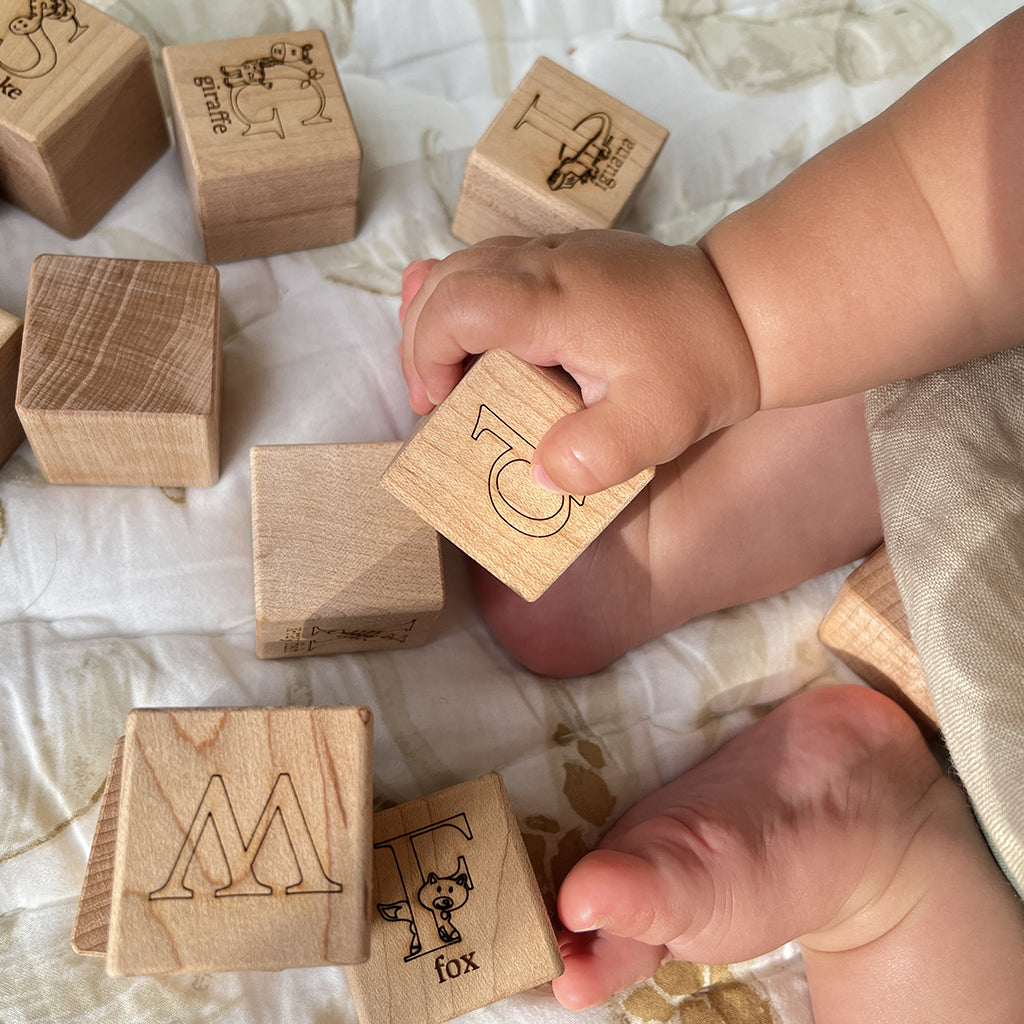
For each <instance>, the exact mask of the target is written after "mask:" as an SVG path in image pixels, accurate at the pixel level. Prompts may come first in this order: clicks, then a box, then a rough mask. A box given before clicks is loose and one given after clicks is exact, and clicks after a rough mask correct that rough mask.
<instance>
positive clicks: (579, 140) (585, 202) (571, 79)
mask: <svg viewBox="0 0 1024 1024" xmlns="http://www.w3.org/2000/svg"><path fill="white" fill-rule="evenodd" d="M667 137H668V132H667V131H666V130H665V129H664V128H662V127H661V125H659V124H656V123H655V122H654V121H652V120H650V119H649V118H647V117H644V116H643V115H642V114H639V113H637V111H635V110H633V109H632V108H631V107H628V106H626V104H624V103H621V102H620V101H619V100H616V99H614V98H613V97H611V96H609V95H608V94H607V93H605V92H602V91H601V90H600V89H598V88H596V87H595V86H593V85H591V84H590V83H589V82H586V81H584V80H583V79H582V78H579V77H578V76H576V75H574V74H573V73H572V72H571V71H567V70H566V69H565V68H563V67H560V66H559V65H558V64H555V63H554V62H553V61H550V60H548V59H547V58H546V57H541V58H540V59H539V60H538V61H537V62H536V64H534V65H533V67H532V68H531V69H530V70H529V72H528V73H527V74H526V77H525V78H524V79H523V80H522V81H521V82H520V83H519V85H518V86H517V87H516V89H515V91H514V92H513V93H512V96H511V97H510V99H509V100H508V102H507V103H506V104H505V106H504V107H503V108H502V109H501V111H500V112H499V113H498V116H497V117H496V118H495V119H494V121H493V122H492V123H491V125H490V127H489V128H488V129H487V131H486V132H484V134H483V136H482V137H481V138H480V141H479V142H478V143H477V144H476V146H474V147H473V150H472V152H471V153H470V154H469V159H468V161H467V163H466V173H465V176H464V178H463V182H462V191H461V193H460V195H459V202H458V206H457V208H456V211H455V219H454V221H453V224H452V232H453V234H454V235H455V236H456V237H457V238H461V239H462V240H463V241H465V242H470V243H472V242H478V241H480V240H481V239H483V238H489V237H491V236H493V235H544V234H553V233H560V232H565V231H573V230H575V229H577V228H608V227H611V226H612V225H613V224H614V223H615V221H616V220H618V218H619V216H620V215H621V214H622V212H623V210H624V209H625V207H626V205H627V203H628V201H629V200H630V198H631V197H632V196H633V193H634V192H635V191H636V189H637V187H638V186H639V184H640V182H641V181H642V180H643V179H644V177H645V176H646V174H647V172H648V171H649V170H650V167H651V165H652V164H653V163H654V160H655V158H656V157H657V155H658V153H659V152H660V151H661V147H662V146H663V145H664V143H665V139H666V138H667Z"/></svg>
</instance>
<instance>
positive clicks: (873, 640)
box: [818, 544, 939, 735]
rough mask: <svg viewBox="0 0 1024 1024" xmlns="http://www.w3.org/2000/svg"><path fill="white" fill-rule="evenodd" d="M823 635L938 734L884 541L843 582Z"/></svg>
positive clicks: (866, 676) (830, 645)
mask: <svg viewBox="0 0 1024 1024" xmlns="http://www.w3.org/2000/svg"><path fill="white" fill-rule="evenodd" d="M818 636H819V637H820V638H821V642H822V643H823V644H825V646H826V647H828V648H830V649H831V650H832V651H834V652H835V653H836V654H837V655H838V656H839V657H840V658H841V659H842V660H843V661H844V662H845V663H846V664H847V665H849V666H850V668H852V669H853V671H854V672H856V673H857V674H858V675H859V676H860V677H861V678H862V679H863V680H864V681H865V682H866V683H869V684H870V685H871V686H873V687H874V688H875V689H876V690H879V691H881V692H882V693H884V694H885V695H886V696H888V697H890V698H892V699H893V700H894V701H896V703H897V704H899V705H901V706H902V707H903V709H904V710H905V711H906V712H907V713H908V714H909V715H910V716H911V717H912V718H913V719H914V720H915V721H916V722H917V724H918V725H919V726H920V727H921V729H922V731H924V732H925V733H926V734H929V735H934V734H936V733H938V731H939V726H938V722H937V720H936V717H935V705H934V704H933V702H932V698H931V695H930V694H929V693H928V688H927V686H926V685H925V681H924V672H923V671H922V669H921V662H920V659H919V658H918V656H917V649H916V648H915V647H914V641H913V640H912V639H911V637H910V627H909V625H908V623H907V613H906V610H905V609H904V607H903V601H902V600H901V598H900V593H899V590H898V589H897V588H896V580H895V579H894V578H893V573H892V565H891V564H890V562H889V555H888V553H887V552H886V549H885V545H884V544H883V545H882V546H881V547H880V548H878V550H876V551H875V552H874V554H872V555H871V556H870V557H869V558H867V559H866V560H865V561H864V562H862V563H861V565H860V566H858V567H857V569H855V570H854V572H853V573H851V575H850V576H849V578H848V579H847V580H846V581H845V582H844V583H843V585H842V588H841V589H840V591H839V595H838V597H837V598H836V600H835V602H834V603H833V605H832V607H831V608H830V609H829V612H828V614H827V615H826V616H825V618H824V619H823V620H822V623H821V626H820V628H819V630H818Z"/></svg>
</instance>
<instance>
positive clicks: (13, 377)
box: [0, 309, 25, 466]
mask: <svg viewBox="0 0 1024 1024" xmlns="http://www.w3.org/2000/svg"><path fill="white" fill-rule="evenodd" d="M21 326H22V325H21V321H20V320H19V319H18V318H17V317H16V316H11V314H10V313H5V312H4V311H3V310H2V309H0V466H2V465H3V464H4V463H5V462H6V461H7V460H8V459H9V458H10V457H11V455H12V454H13V453H14V449H15V448H17V447H18V445H19V444H21V442H22V441H23V440H24V439H25V431H24V429H23V428H22V426H21V420H19V419H18V414H17V411H16V410H15V408H14V400H15V396H16V392H17V388H18V363H19V361H20V359H21Z"/></svg>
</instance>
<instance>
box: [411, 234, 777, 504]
mask: <svg viewBox="0 0 1024 1024" xmlns="http://www.w3.org/2000/svg"><path fill="white" fill-rule="evenodd" d="M402 318H403V332H402V367H403V372H404V374H405V378H406V381H407V383H408V386H409V396H410V404H411V405H412V407H413V409H414V410H415V411H417V412H419V413H421V414H423V413H427V412H429V411H430V410H431V409H432V408H433V407H434V406H435V405H437V404H438V403H439V402H440V401H442V400H443V399H444V398H445V397H446V396H447V395H448V393H449V392H450V391H451V390H452V388H453V387H454V386H455V384H456V383H457V382H458V380H459V378H460V377H461V375H462V370H463V362H464V360H465V359H466V357H467V355H473V354H477V353H480V352H484V351H486V350H488V349H491V348H504V349H507V350H508V351H510V352H512V353H514V354H515V355H518V356H520V357H521V358H523V359H525V360H527V361H528V362H531V363H534V364H536V365H539V366H556V365H561V366H562V367H564V368H565V369H566V370H567V371H568V372H569V373H570V374H571V375H572V376H573V377H574V378H575V380H576V382H577V383H578V384H579V386H580V388H581V391H582V395H583V401H584V404H585V406H586V408H585V409H583V410H582V411H580V412H578V413H574V414H573V415H571V416H566V417H565V418H564V419H562V420H560V421H559V422H558V423H556V424H555V425H554V426H553V427H552V428H551V429H550V430H549V431H548V433H547V434H546V435H545V437H544V438H543V439H542V440H541V441H540V443H539V444H538V446H537V450H536V453H535V455H534V477H535V479H536V480H537V482H538V483H540V484H542V485H544V486H547V487H549V488H551V489H554V490H560V491H565V492H570V493H573V494H593V493H595V492H596V491H599V490H603V489H604V488H606V487H611V486H613V485H615V484H617V483H621V482H623V481H625V480H627V479H629V478H630V477H632V476H633V475H635V474H636V473H638V472H640V470H642V469H644V468H646V467H647V466H651V465H657V464H661V463H663V462H668V461H670V460H671V459H674V458H675V457H676V456H678V455H679V454H680V453H682V452H683V451H684V450H685V449H686V448H687V447H689V445H691V444H692V443H693V442H694V441H696V440H699V439H700V438H701V437H703V436H705V435H706V434H709V433H711V432H713V431H715V430H717V429H719V428H720V427H723V426H726V425H728V424H730V423H733V422H735V421H737V420H739V419H743V418H745V417H747V416H749V415H750V414H751V413H753V412H754V411H756V409H757V407H758V380H757V371H756V367H755V364H754V359H753V356H752V354H751V351H750V346H749V343H748V342H747V337H746V334H745V332H744V330H743V326H742V324H741V323H740V320H739V318H738V316H737V315H736V312H735V310H734V309H733V307H732V303H731V302H730V300H729V296H728V293H727V292H726V290H725V288H724V286H723V285H722V283H721V281H720V279H719V277H718V275H717V273H716V272H715V269H714V267H713V266H712V264H711V262H710V261H709V260H708V258H707V257H706V256H705V255H704V253H703V252H702V251H701V250H700V249H699V248H697V247H695V246H667V245H663V244H662V243H660V242H656V241H654V240H653V239H650V238H646V237H644V236H641V235H636V234H631V233H628V232H623V231H578V232H574V233H572V234H568V235H550V236H546V237H543V238H536V239H527V238H511V237H509V238H495V239H490V240H489V241H487V242H482V243H480V244H478V245H475V246H473V247H471V248H469V249H466V250H463V251H461V252H456V253H454V254H452V255H451V256H449V257H448V258H447V259H444V260H441V261H440V262H420V263H413V264H411V265H410V266H409V267H408V268H407V270H406V274H405V277H404V280H403V307H402Z"/></svg>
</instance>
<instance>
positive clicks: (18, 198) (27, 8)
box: [0, 0, 170, 238]
mask: <svg viewBox="0 0 1024 1024" xmlns="http://www.w3.org/2000/svg"><path fill="white" fill-rule="evenodd" d="M58 8H61V9H58ZM0 38H2V39H3V44H2V45H0V80H3V79H4V78H6V79H7V80H8V82H9V84H8V87H7V90H6V91H5V92H4V94H3V95H0V194H2V195H3V196H4V198H5V199H7V200H8V201H10V202H12V203H14V204H15V205H17V206H20V207H22V209H24V210H26V211H28V212H29V213H31V214H32V215H33V216H35V217H38V218H39V219H40V220H42V221H44V222H45V223H47V224H49V225H50V226H51V227H53V228H56V229H57V230H58V231H61V232H63V233H64V234H66V235H69V236H70V237H72V238H78V237H80V236H81V235H84V234H85V233H86V232H87V231H88V230H89V229H90V228H92V227H93V225H94V224H95V223H96V222H97V221H98V220H99V219H100V217H102V216H103V214H104V213H106V211H107V210H109V209H110V207H111V206H112V205H113V204H114V203H115V202H116V201H117V199H119V198H120V197H121V196H122V195H123V194H124V193H125V192H126V191H127V190H128V188H129V186H130V185H132V184H133V183H134V182H135V181H136V180H137V179H138V178H139V177H140V176H141V175H142V173H143V171H145V170H146V169H147V168H148V167H149V166H150V165H151V164H152V163H153V162H154V161H155V160H156V158H157V157H158V156H160V154H161V153H163V152H164V150H166V149H167V147H168V144H169V142H170V138H169V135H168V132H167V123H166V119H165V117H164V111H163V105H162V103H161V101H160V94H159V92H158V90H157V85H156V79H155V77H154V73H153V61H152V57H151V55H150V52H149V46H148V44H147V42H146V40H145V39H144V38H143V37H142V36H141V35H139V34H138V33H137V32H133V31H132V30H131V29H129V28H128V27H127V26H125V25H122V24H121V23H120V22H118V21H115V20H114V19H113V18H111V17H109V16H108V15H106V14H102V13H101V12H100V11H98V10H96V9H95V8H94V7H90V6H89V5H88V4H85V3H82V2H80V0H75V2H74V3H73V4H72V3H68V4H66V6H65V5H63V4H38V3H35V4H30V3H28V2H26V0H0ZM15 93H16V95H15Z"/></svg>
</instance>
